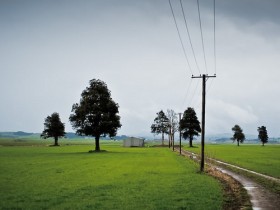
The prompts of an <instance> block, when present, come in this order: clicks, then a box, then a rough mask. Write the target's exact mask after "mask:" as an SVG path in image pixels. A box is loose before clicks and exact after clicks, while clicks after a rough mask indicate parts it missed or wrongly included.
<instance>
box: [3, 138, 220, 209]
mask: <svg viewBox="0 0 280 210" xmlns="http://www.w3.org/2000/svg"><path fill="white" fill-rule="evenodd" d="M2 143H3V142H2ZM21 143H23V142H21ZM27 143H28V142H25V144H24V145H25V146H0V188H1V191H0V197H1V199H0V209H102V210H104V209H221V208H222V203H223V193H222V188H221V185H220V184H219V182H218V181H217V180H215V179H214V178H212V177H210V176H208V175H205V174H200V173H197V170H198V165H196V164H195V163H193V162H192V161H191V160H188V159H186V158H184V157H182V156H178V154H176V153H174V152H172V151H170V149H168V148H155V147H146V148H123V147H121V146H120V143H118V142H110V141H106V142H105V141H102V142H101V149H103V150H106V152H100V153H88V151H89V150H91V149H93V148H94V146H93V141H92V144H91V145H71V146H69V145H68V146H67V145H64V146H60V147H48V146H44V144H43V145H42V144H35V146H27V145H31V143H32V142H31V143H30V142H29V143H30V144H29V143H28V144H27ZM45 143H46V142H45ZM49 143H50V142H49ZM87 143H88V142H86V143H85V144H87Z"/></svg>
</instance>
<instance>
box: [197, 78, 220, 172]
mask: <svg viewBox="0 0 280 210" xmlns="http://www.w3.org/2000/svg"><path fill="white" fill-rule="evenodd" d="M210 77H216V74H214V76H209V75H208V74H203V75H200V76H192V79H194V78H200V79H201V78H202V120H201V160H200V171H201V172H202V171H204V144H205V103H206V100H205V95H206V81H207V79H208V78H210Z"/></svg>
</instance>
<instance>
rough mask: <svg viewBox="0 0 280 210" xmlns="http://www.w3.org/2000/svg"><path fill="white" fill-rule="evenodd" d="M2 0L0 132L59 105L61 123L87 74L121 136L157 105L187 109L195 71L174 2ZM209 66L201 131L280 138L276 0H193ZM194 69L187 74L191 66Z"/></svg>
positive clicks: (31, 122)
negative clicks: (115, 110)
mask: <svg viewBox="0 0 280 210" xmlns="http://www.w3.org/2000/svg"><path fill="white" fill-rule="evenodd" d="M171 2H172V6H173V9H174V13H175V16H176V20H177V23H178V28H179V30H180V33H181V37H182V40H183V43H184V45H185V48H186V53H187V56H188V58H189V62H190V66H191V69H190V68H189V67H188V65H187V63H186V59H185V57H184V53H183V50H182V47H181V44H180V40H179V37H178V35H177V31H176V27H175V24H174V20H173V17H172V13H171V10H170V6H169V2H168V0H141V1H137V0H118V1H117V0H99V1H98V0H82V1H78V0H75V1H74V0H41V1H38V0H34V1H31V0H0V28H1V33H0V71H1V77H0V96H1V103H0V131H18V130H23V131H28V132H41V131H42V130H43V123H44V119H45V118H46V117H47V116H48V115H50V114H52V113H53V112H58V113H59V114H60V116H61V119H62V121H63V122H64V123H65V125H66V130H67V131H73V130H72V128H71V125H70V123H69V121H68V118H69V115H70V113H71V107H72V104H73V103H76V102H78V101H79V100H80V95H81V92H82V91H83V90H84V89H85V88H86V87H87V86H88V82H89V80H91V79H93V78H96V79H101V80H103V81H105V82H106V83H107V85H108V88H109V89H110V90H111V93H112V98H113V99H114V100H115V101H116V102H117V103H118V104H119V106H120V116H121V123H122V125H123V126H122V128H121V130H120V131H119V134H127V135H150V126H151V124H152V123H153V119H154V118H155V117H156V113H157V112H158V111H160V110H161V109H163V110H164V111H166V110H167V109H174V110H175V111H176V112H183V111H184V110H185V109H186V108H187V107H194V108H195V110H196V112H197V115H198V117H199V119H200V117H201V79H191V75H192V73H193V74H194V75H198V74H199V72H198V70H197V68H196V65H195V61H194V56H193V54H192V51H191V47H190V43H189V40H188V36H187V33H186V29H185V25H184V19H183V16H182V13H181V8H180V1H179V0H172V1H171ZM183 5H184V8H185V14H186V17H187V21H188V26H189V32H190V35H191V38H192V44H193V48H194V51H195V55H196V58H197V61H198V66H199V69H200V72H201V73H206V68H205V62H204V60H203V58H204V57H203V51H202V44H201V36H200V28H199V21H198V20H199V19H198V12H197V4H196V0H183ZM200 11H201V21H202V30H203V37H204V44H205V57H206V63H207V73H208V74H211V75H212V74H214V73H217V78H215V79H209V80H208V81H207V89H208V90H207V106H206V110H207V114H206V133H207V134H217V133H230V132H231V128H232V127H233V126H234V125H235V124H239V125H240V126H241V127H242V128H243V130H244V132H245V134H257V127H258V126H262V125H265V126H266V127H267V130H268V134H269V136H280V124H279V121H280V106H279V101H280V100H279V97H280V89H279V77H280V13H279V11H280V1H279V0H234V1H224V0H216V55H217V56H216V62H217V68H216V70H215V68H214V47H213V46H214V42H213V34H214V33H213V1H209V0H207V1H206V0H200ZM191 72H192V73H191Z"/></svg>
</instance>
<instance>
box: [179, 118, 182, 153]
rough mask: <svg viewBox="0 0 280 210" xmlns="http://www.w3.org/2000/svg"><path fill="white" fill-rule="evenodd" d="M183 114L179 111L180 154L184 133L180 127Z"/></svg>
mask: <svg viewBox="0 0 280 210" xmlns="http://www.w3.org/2000/svg"><path fill="white" fill-rule="evenodd" d="M181 115H182V113H179V135H180V137H179V138H180V155H181V154H182V134H181V128H180V121H181Z"/></svg>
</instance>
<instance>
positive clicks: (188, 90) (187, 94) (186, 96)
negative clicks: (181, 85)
mask: <svg viewBox="0 0 280 210" xmlns="http://www.w3.org/2000/svg"><path fill="white" fill-rule="evenodd" d="M192 81H193V80H191V82H190V83H189V86H188V89H187V93H186V95H185V97H184V100H183V104H182V107H183V105H184V103H185V101H186V99H187V98H188V96H189V92H190V87H191V84H192Z"/></svg>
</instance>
